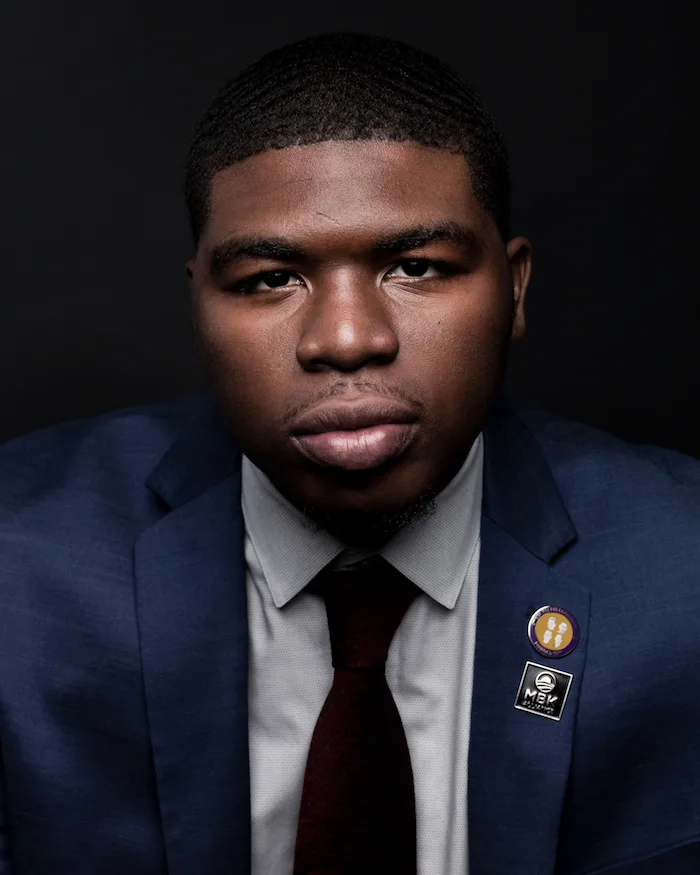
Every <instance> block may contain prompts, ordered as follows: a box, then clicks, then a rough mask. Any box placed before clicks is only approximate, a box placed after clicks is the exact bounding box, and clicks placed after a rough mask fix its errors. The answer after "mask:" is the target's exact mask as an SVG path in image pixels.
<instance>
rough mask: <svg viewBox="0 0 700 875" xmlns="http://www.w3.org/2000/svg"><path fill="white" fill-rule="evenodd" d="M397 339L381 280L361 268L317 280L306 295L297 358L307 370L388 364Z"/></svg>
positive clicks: (392, 355) (396, 347) (394, 354)
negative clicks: (362, 273)
mask: <svg viewBox="0 0 700 875" xmlns="http://www.w3.org/2000/svg"><path fill="white" fill-rule="evenodd" d="M398 351H399V340H398V336H397V332H396V327H395V325H394V319H393V318H392V313H391V308H390V302H389V300H388V298H387V296H386V292H384V291H383V290H382V287H381V281H380V280H375V279H374V277H369V276H367V275H361V274H359V273H357V272H350V271H347V272H344V273H340V272H339V273H337V274H335V275H334V276H327V277H325V278H324V279H323V281H322V282H321V283H315V284H314V288H313V289H312V292H311V295H310V296H309V299H308V304H307V312H306V314H305V318H304V320H303V323H302V333H301V337H300V339H299V343H298V345H297V360H298V361H299V364H300V365H301V366H302V367H303V368H304V369H305V370H316V369H321V368H324V367H325V368H332V369H335V370H339V371H355V370H359V369H360V368H362V367H365V366H366V365H368V364H370V363H375V364H388V363H389V362H391V361H393V359H394V358H396V356H397V355H398Z"/></svg>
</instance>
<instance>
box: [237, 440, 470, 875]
mask: <svg viewBox="0 0 700 875" xmlns="http://www.w3.org/2000/svg"><path fill="white" fill-rule="evenodd" d="M242 478H243V479H242V496H241V498H242V507H243V514H244V518H245V528H246V536H245V556H246V565H247V574H246V586H247V595H248V629H249V640H250V643H249V658H250V669H249V691H248V704H249V733H250V734H249V749H250V779H251V818H252V861H251V862H252V870H251V871H252V875H292V869H293V861H294V845H295V841H296V831H297V822H298V817H299V809H300V805H301V792H302V786H303V780H304V771H305V769H306V758H307V755H308V752H309V745H310V743H311V735H312V733H313V730H314V727H315V725H316V720H317V719H318V715H319V713H320V711H321V708H322V706H323V703H324V702H325V699H326V696H327V695H328V691H329V690H330V688H331V685H332V683H333V666H332V663H331V647H330V637H329V633H328V624H327V619H326V610H325V605H324V603H323V601H322V600H321V599H320V598H318V596H313V595H310V594H309V593H306V592H302V590H303V589H304V587H305V586H307V584H308V583H310V581H311V580H312V579H313V578H314V577H315V576H316V574H318V572H319V571H321V569H322V568H323V567H324V566H326V565H327V564H328V563H329V562H331V561H332V560H333V559H334V558H336V557H337V561H336V563H335V564H338V565H346V564H350V563H352V562H357V561H359V560H360V559H363V558H365V557H366V556H368V555H370V551H364V550H355V549H352V548H347V547H346V545H345V544H344V543H343V542H341V541H339V540H338V539H337V538H335V537H333V536H332V535H331V534H330V533H328V532H326V531H325V530H322V531H320V532H317V533H313V532H311V531H309V530H308V529H305V528H304V527H303V526H302V524H301V520H302V518H303V517H302V514H301V513H300V511H299V510H297V508H295V507H294V506H293V505H292V504H291V503H290V502H288V501H287V499H286V498H285V497H284V496H283V495H281V494H280V493H279V492H278V491H277V489H275V487H274V486H273V485H272V483H271V482H270V481H269V479H268V478H267V477H266V476H265V475H264V474H263V473H262V471H260V469H259V468H257V467H256V466H255V465H254V464H253V463H252V462H251V461H250V459H248V458H247V457H246V456H244V457H243V460H242ZM482 484H483V438H482V436H481V435H479V437H478V438H477V440H476V441H475V442H474V445H473V446H472V448H471V451H470V453H469V455H468V457H467V458H466V460H465V462H464V464H463V465H462V467H461V468H460V470H459V472H458V473H457V474H456V475H455V477H454V478H453V479H452V480H451V481H450V483H449V484H448V485H447V486H446V487H445V489H443V491H442V492H441V493H440V494H439V495H438V496H437V497H436V500H435V501H436V511H435V513H434V514H433V515H432V516H427V517H422V518H420V519H418V520H416V521H415V522H414V523H412V524H410V525H408V526H406V527H405V528H404V529H401V530H400V531H399V532H398V533H397V534H396V535H394V536H393V537H392V538H391V539H390V540H389V541H388V542H387V543H386V544H385V545H384V547H382V549H381V550H379V551H377V552H379V553H380V554H381V555H382V556H383V557H384V558H385V559H386V560H387V561H388V562H390V563H391V564H392V565H393V566H394V567H395V568H397V569H398V570H399V571H400V572H401V573H402V574H404V575H405V576H406V577H408V578H410V579H411V580H412V581H413V582H414V583H415V584H416V585H417V586H418V587H420V589H421V590H422V592H421V593H420V594H419V595H418V596H417V597H416V599H415V600H414V602H413V603H412V604H411V606H410V607H409V609H408V611H407V612H406V614H405V615H404V618H403V620H402V621H401V624H400V625H399V628H398V630H397V632H396V634H395V635H394V638H393V641H392V643H391V647H390V649H389V655H388V659H387V664H386V678H387V683H388V685H389V689H390V690H391V692H392V695H393V696H394V699H395V701H396V706H397V708H398V710H399V714H400V715H401V719H402V721H403V725H404V729H405V731H406V739H407V742H408V748H409V751H410V754H411V764H412V767H413V777H414V785H415V797H416V830H417V855H418V875H438V873H439V875H467V873H468V855H467V756H468V751H469V726H470V714H471V698H472V678H473V668H474V641H475V634H476V604H477V586H478V577H479V553H480V528H481V498H482Z"/></svg>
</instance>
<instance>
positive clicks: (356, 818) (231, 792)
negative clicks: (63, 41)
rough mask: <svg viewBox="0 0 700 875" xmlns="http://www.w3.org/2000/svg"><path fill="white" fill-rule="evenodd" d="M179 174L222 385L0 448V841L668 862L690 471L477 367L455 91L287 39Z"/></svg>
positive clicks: (697, 518) (695, 723)
mask: <svg viewBox="0 0 700 875" xmlns="http://www.w3.org/2000/svg"><path fill="white" fill-rule="evenodd" d="M186 194H187V202H188V208H189V213H190V218H191V222H192V230H193V235H194V241H195V255H194V257H193V258H192V260H191V261H189V262H188V264H187V274H188V277H189V280H190V284H191V288H192V300H193V314H194V323H195V326H196V332H197V337H198V339H199V342H200V344H201V349H202V352H203V355H204V358H205V361H206V363H207V366H208V370H209V373H210V374H211V383H212V390H213V397H214V398H215V402H216V403H214V401H212V400H211V399H210V398H209V397H205V398H201V399H185V400H182V401H179V402H173V403H170V404H163V405H158V406H153V407H146V408H138V409H132V410H127V411H122V412H118V413H115V414H111V415H108V416H105V417H101V418H99V419H96V420H92V421H86V422H78V423H69V424H66V425H62V426H59V427H56V428H52V429H48V430H45V431H43V432H40V433H37V434H34V435H30V436H28V437H25V438H23V439H20V440H17V441H13V442H11V443H9V444H7V445H6V446H5V447H4V448H3V450H2V453H1V455H0V458H1V462H0V472H1V477H2V515H1V516H0V543H1V545H2V547H1V549H2V560H3V561H2V567H1V569H0V604H1V614H0V616H1V617H2V636H1V637H0V744H1V747H2V770H3V772H2V779H3V780H2V787H3V793H4V800H3V811H4V813H3V830H4V834H5V851H4V862H3V863H2V864H1V865H0V872H2V873H9V872H13V873H21V875H48V873H51V875H62V873H66V875H67V873H70V875H80V873H98V872H99V873H105V875H124V873H129V875H155V873H166V872H167V873H170V875H199V873H202V875H204V873H206V875H231V873H235V875H239V873H249V872H250V873H252V875H262V873H265V875H268V873H274V875H278V873H279V875H285V873H289V875H291V873H294V875H302V873H307V875H310V873H311V872H323V873H331V872H333V873H340V872H343V873H347V872H363V873H368V872H372V873H375V872H380V871H381V872H389V873H395V875H406V873H419V875H457V873H467V872H469V873H471V875H487V873H488V875H512V873H518V875H555V873H556V875H593V873H599V872H600V873H602V872H610V873H615V875H644V873H657V875H659V873H664V875H683V873H690V872H699V871H700V802H699V801H698V800H699V792H700V756H699V754H700V744H699V742H698V738H699V737H700V733H699V731H698V730H699V727H700V704H699V702H700V696H698V684H697V679H696V670H695V666H696V663H697V661H698V659H699V658H700V636H698V619H700V587H699V586H698V583H697V582H698V568H699V567H700V515H699V514H698V506H699V500H700V465H699V464H698V463H697V462H696V461H694V460H692V459H689V458H686V457H683V456H681V455H679V454H677V453H674V452H671V451H667V450H663V449H657V448H652V447H634V446H630V445H627V444H625V443H623V442H621V441H619V440H616V439H615V438H613V437H611V436H608V435H605V434H603V433H600V432H598V431H596V430H594V429H591V428H587V427H584V426H582V425H578V424H576V423H573V422H569V421H567V420H565V419H562V418H559V417H556V416H553V415H549V414H546V413H543V412H540V411H536V410H533V409H530V408H525V407H522V408H518V409H517V410H516V409H515V408H514V407H512V406H510V405H508V404H507V403H506V402H505V401H504V399H503V398H501V397H500V390H501V385H502V379H503V372H504V368H505V364H506V359H507V353H508V347H509V344H510V340H511V339H512V338H518V337H521V336H522V335H523V333H524V330H525V319H524V300H525V292H526V288H527V284H528V280H529V276H530V244H529V243H528V241H527V240H526V239H524V238H522V237H513V236H511V233H510V227H509V182H508V166H507V157H506V152H505V149H504V146H503V143H502V140H501V137H500V135H499V134H498V131H497V130H496V128H495V126H494V124H493V122H492V121H491V120H490V118H489V116H488V115H487V113H486V111H485V109H484V108H483V106H482V105H481V103H480V102H479V101H478V99H477V98H476V97H475V96H474V94H473V93H472V92H471V91H470V90H469V89H468V88H467V87H466V86H465V85H464V84H463V83H462V82H461V80H460V79H459V77H457V76H456V75H455V74H454V73H453V72H452V71H450V70H449V69H447V68H446V67H445V66H444V65H443V64H442V63H441V62H439V61H438V60H436V59H435V58H433V57H430V56H427V55H425V54H423V53H422V52H419V51H418V50H416V49H413V48H409V47H407V46H404V45H402V44H400V43H397V42H394V41H390V40H384V39H379V38H376V37H369V36H361V35H356V34H355V35H352V34H346V35H326V36H322V37H316V38H312V39H310V40H305V41H302V42H300V43H297V44H294V45H291V46H288V47H285V48H283V49H280V50H277V51H275V52H272V53H271V54H269V55H267V56H265V57H264V58H263V59H261V60H260V61H259V62H257V63H256V64H254V65H253V66H252V67H250V68H249V69H247V70H245V71H244V72H243V73H241V74H240V75H239V76H238V78H237V79H236V80H234V81H233V83H231V84H229V85H228V86H227V87H226V88H224V89H223V91H222V92H221V93H220V94H219V95H218V96H217V98H216V99H215V101H214V103H213V105H212V106H211V107H210V109H209V111H208V112H207V114H206V115H205V117H204V119H203V120H202V122H201V123H200V125H199V127H198V129H197V132H196V134H195V138H194V142H193V145H192V148H191V151H190V154H189V157H188V165H187V174H186ZM353 599H354V601H353ZM389 614H391V615H392V619H391V622H390V621H389V619H387V618H388V617H389ZM390 626H391V628H390ZM546 633H549V634H546ZM552 635H554V639H553V638H552ZM380 638H382V639H383V640H382V642H380V643H377V642H378V641H379V639H380ZM370 639H371V640H370ZM382 648H383V649H382ZM387 649H388V652H387ZM368 653H370V656H367V655H366V654H368ZM353 660H354V662H353Z"/></svg>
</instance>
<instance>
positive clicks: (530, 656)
mask: <svg viewBox="0 0 700 875" xmlns="http://www.w3.org/2000/svg"><path fill="white" fill-rule="evenodd" d="M484 438H485V440H484V449H485V458H484V501H483V514H482V530H481V561H480V579H479V596H478V614H477V632H476V651H475V665H474V691H473V699H472V715H471V742H470V751H469V785H468V811H469V853H470V866H471V868H470V871H472V872H478V873H480V875H488V873H493V875H501V873H503V872H517V873H518V875H551V873H552V872H553V871H554V865H555V858H556V845H557V837H558V827H559V819H560V816H561V809H562V804H563V800H564V792H565V789H566V783H567V778H568V770H569V763H570V760H571V746H572V740H573V731H574V721H575V717H576V710H577V705H578V697H579V690H580V686H581V680H582V675H583V670H584V664H585V658H586V646H587V630H588V619H589V613H590V593H589V592H588V590H587V589H586V588H585V587H583V586H582V585H581V584H580V583H579V582H577V581H575V580H571V579H569V578H565V577H564V576H562V575H561V574H559V573H557V572H556V571H554V569H553V568H552V567H551V566H550V564H549V563H550V562H551V561H552V559H553V558H554V557H555V556H556V554H558V553H559V552H560V551H561V550H563V549H564V548H565V547H566V546H567V545H569V544H570V543H571V542H572V541H573V540H574V538H575V535H576V531H575V528H574V526H573V523H572V521H571V519H570V517H569V515H568V513H567V511H566V508H565V506H564V504H563V501H562V498H561V495H560V494H559V492H558V489H557V486H556V484H555V482H554V479H553V476H552V473H551V471H550V469H549V467H548V465H547V463H546V461H545V459H544V457H543V455H542V452H541V450H540V449H539V447H538V445H537V443H536V441H535V439H534V437H533V436H532V434H531V432H530V431H529V430H528V429H527V428H526V427H525V426H524V424H523V423H522V421H521V420H520V419H518V417H517V416H515V414H514V413H513V412H512V411H510V410H509V408H508V407H507V406H506V405H505V404H504V403H502V402H501V403H499V405H498V406H497V407H496V408H495V410H494V412H493V414H492V416H491V417H490V419H489V422H488V424H487V427H486V428H485V435H484ZM544 605H559V606H561V607H564V608H566V609H567V610H569V611H570V612H571V613H572V614H573V615H574V616H575V618H576V620H577V621H578V624H579V627H580V636H581V637H580V641H579V643H578V646H577V647H576V649H575V650H574V651H573V652H572V653H570V654H569V655H568V656H566V657H563V658H551V657H546V656H541V655H540V654H539V653H537V652H536V651H535V650H534V648H533V647H532V645H531V644H530V641H529V639H528V634H527V630H528V621H529V619H530V617H531V616H532V614H533V613H534V612H535V611H536V610H537V609H538V608H540V607H542V606H544ZM528 661H530V662H534V663H536V664H538V665H544V666H546V667H547V668H551V669H557V670H560V671H564V672H568V673H569V674H572V675H573V680H572V682H571V687H570V691H569V695H568V699H567V701H566V704H565V707H564V710H563V712H562V715H561V720H560V721H558V722H557V721H555V720H551V719H547V718H546V717H542V716H539V715H536V714H531V713H527V712H524V711H520V710H517V709H516V708H515V698H516V694H517V692H518V688H519V686H520V681H521V677H522V674H523V670H524V668H525V663H526V662H528Z"/></svg>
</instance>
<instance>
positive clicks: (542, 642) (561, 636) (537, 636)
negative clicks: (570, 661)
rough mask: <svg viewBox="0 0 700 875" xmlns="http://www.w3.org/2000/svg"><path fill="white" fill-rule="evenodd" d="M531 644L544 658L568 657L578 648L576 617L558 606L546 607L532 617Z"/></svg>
mask: <svg viewBox="0 0 700 875" xmlns="http://www.w3.org/2000/svg"><path fill="white" fill-rule="evenodd" d="M527 632H528V637H529V638H530V643H531V644H532V646H533V647H534V648H535V650H536V651H537V652H538V653H540V654H541V655H542V656H554V657H560V656H568V655H569V654H570V653H571V651H572V650H574V649H575V648H576V645H577V644H578V639H579V628H578V623H577V622H576V617H574V615H573V614H572V613H571V611H567V610H566V608H560V607H558V606H557V605H545V606H544V607H542V608H539V609H538V610H536V611H535V613H534V614H533V615H532V616H531V617H530V622H529V623H528V627H527Z"/></svg>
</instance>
